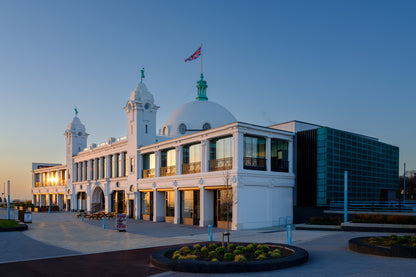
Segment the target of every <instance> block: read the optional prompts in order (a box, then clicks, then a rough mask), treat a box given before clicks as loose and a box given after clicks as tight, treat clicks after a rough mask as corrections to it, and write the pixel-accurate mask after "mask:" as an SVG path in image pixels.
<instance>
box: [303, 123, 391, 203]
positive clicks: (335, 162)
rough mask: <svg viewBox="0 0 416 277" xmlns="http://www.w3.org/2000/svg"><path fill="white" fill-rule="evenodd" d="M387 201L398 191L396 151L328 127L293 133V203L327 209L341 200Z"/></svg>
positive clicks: (372, 139) (373, 139) (373, 140)
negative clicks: (294, 193) (294, 170)
mask: <svg viewBox="0 0 416 277" xmlns="http://www.w3.org/2000/svg"><path fill="white" fill-rule="evenodd" d="M344 171H348V198H349V200H351V201H368V200H390V199H391V198H394V197H395V191H396V190H397V189H398V188H399V187H398V186H399V182H398V178H399V148H398V147H396V146H393V145H389V144H386V143H382V142H379V141H378V139H375V138H371V137H367V136H363V135H359V134H353V133H349V132H345V131H341V130H336V129H332V128H328V127H321V128H317V129H312V130H305V131H300V132H298V133H297V202H298V205H299V206H318V207H324V206H328V204H329V202H330V201H343V200H344Z"/></svg>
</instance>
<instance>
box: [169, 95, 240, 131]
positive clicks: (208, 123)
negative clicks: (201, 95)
mask: <svg viewBox="0 0 416 277" xmlns="http://www.w3.org/2000/svg"><path fill="white" fill-rule="evenodd" d="M235 121H237V119H236V118H235V117H234V116H233V115H232V114H231V113H230V112H229V111H228V110H227V109H226V108H224V107H223V106H221V105H219V104H217V103H214V102H210V101H193V102H190V103H186V104H184V105H182V106H181V107H179V108H178V109H176V110H175V111H174V112H173V113H172V114H171V115H170V116H169V117H168V119H167V120H166V121H165V124H164V125H163V128H162V130H161V135H163V136H167V137H172V138H176V137H180V136H184V135H188V134H191V133H194V132H198V131H203V130H207V129H211V128H215V127H219V126H223V125H226V124H229V123H232V122H235Z"/></svg>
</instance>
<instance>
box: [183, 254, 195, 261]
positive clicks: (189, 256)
mask: <svg viewBox="0 0 416 277" xmlns="http://www.w3.org/2000/svg"><path fill="white" fill-rule="evenodd" d="M197 258H198V257H197V256H196V255H192V254H188V255H186V256H185V259H187V260H196V259H197Z"/></svg>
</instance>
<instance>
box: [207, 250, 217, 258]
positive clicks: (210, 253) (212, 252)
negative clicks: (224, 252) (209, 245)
mask: <svg viewBox="0 0 416 277" xmlns="http://www.w3.org/2000/svg"><path fill="white" fill-rule="evenodd" d="M208 257H209V258H216V257H217V252H215V251H210V252H209V254H208Z"/></svg>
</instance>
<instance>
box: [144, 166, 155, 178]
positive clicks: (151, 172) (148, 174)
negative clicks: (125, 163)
mask: <svg viewBox="0 0 416 277" xmlns="http://www.w3.org/2000/svg"><path fill="white" fill-rule="evenodd" d="M153 177H155V169H154V168H151V169H143V178H153Z"/></svg>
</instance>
